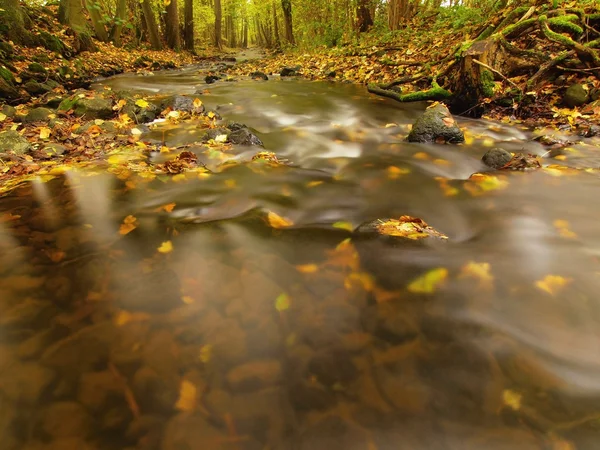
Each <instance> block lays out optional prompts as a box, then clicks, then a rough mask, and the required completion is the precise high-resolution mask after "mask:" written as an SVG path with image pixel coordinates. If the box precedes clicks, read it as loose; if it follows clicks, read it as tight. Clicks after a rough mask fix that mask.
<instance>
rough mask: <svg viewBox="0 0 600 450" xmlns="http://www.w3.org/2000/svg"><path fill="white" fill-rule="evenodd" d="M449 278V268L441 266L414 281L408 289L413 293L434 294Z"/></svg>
mask: <svg viewBox="0 0 600 450" xmlns="http://www.w3.org/2000/svg"><path fill="white" fill-rule="evenodd" d="M446 278H448V269H446V268H444V267H439V268H437V269H432V270H430V271H429V272H427V273H425V274H424V275H421V276H420V277H419V278H417V279H415V280H414V281H412V282H411V283H410V284H409V285H408V286H407V289H408V291H409V292H412V293H413V294H433V293H434V292H435V291H436V290H437V289H438V288H439V287H440V286H441V285H442V284H443V283H444V281H446Z"/></svg>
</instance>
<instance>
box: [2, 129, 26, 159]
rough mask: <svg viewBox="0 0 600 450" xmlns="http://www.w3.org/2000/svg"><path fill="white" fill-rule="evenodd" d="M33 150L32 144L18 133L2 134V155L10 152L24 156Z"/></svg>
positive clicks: (5, 132) (8, 132)
mask: <svg viewBox="0 0 600 450" xmlns="http://www.w3.org/2000/svg"><path fill="white" fill-rule="evenodd" d="M30 149H31V144H30V143H29V142H28V141H27V139H25V138H24V137H23V136H21V135H20V134H19V132H18V131H13V130H9V131H4V132H2V133H0V154H1V153H6V152H9V151H12V152H14V153H15V154H17V155H23V154H25V153H27V152H28V151H29V150H30Z"/></svg>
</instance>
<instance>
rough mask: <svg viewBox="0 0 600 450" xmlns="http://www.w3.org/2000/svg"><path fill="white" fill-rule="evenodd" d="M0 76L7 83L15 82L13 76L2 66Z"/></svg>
mask: <svg viewBox="0 0 600 450" xmlns="http://www.w3.org/2000/svg"><path fill="white" fill-rule="evenodd" d="M0 77H1V78H3V79H4V81H6V82H7V83H10V84H14V82H15V76H14V75H13V74H12V72H11V71H10V70H8V69H7V68H6V67H4V66H0Z"/></svg>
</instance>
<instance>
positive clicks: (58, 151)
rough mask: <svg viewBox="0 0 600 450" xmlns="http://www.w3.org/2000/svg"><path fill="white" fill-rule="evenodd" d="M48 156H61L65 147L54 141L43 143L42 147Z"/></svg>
mask: <svg viewBox="0 0 600 450" xmlns="http://www.w3.org/2000/svg"><path fill="white" fill-rule="evenodd" d="M42 150H43V151H44V152H45V153H46V154H47V155H48V156H62V155H64V154H65V152H66V151H67V147H65V146H64V145H61V144H57V143H55V142H51V143H49V144H46V145H44V148H43V149H42Z"/></svg>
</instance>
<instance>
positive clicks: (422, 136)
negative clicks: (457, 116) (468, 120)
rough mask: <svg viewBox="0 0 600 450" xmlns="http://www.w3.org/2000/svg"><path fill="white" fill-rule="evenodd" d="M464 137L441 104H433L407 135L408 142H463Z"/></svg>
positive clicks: (444, 106)
mask: <svg viewBox="0 0 600 450" xmlns="http://www.w3.org/2000/svg"><path fill="white" fill-rule="evenodd" d="M464 140H465V136H464V134H463V132H462V131H461V129H460V128H459V127H458V124H457V123H456V121H455V120H454V118H453V117H452V115H451V114H450V111H449V110H448V108H447V107H446V105H444V104H443V103H435V104H433V105H431V106H430V107H429V108H427V109H426V110H425V112H424V113H423V115H422V116H421V117H419V118H418V119H417V121H416V122H415V124H414V125H413V127H412V129H411V130H410V133H409V135H408V141H409V142H422V143H433V142H437V143H451V144H457V143H460V142H464Z"/></svg>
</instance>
